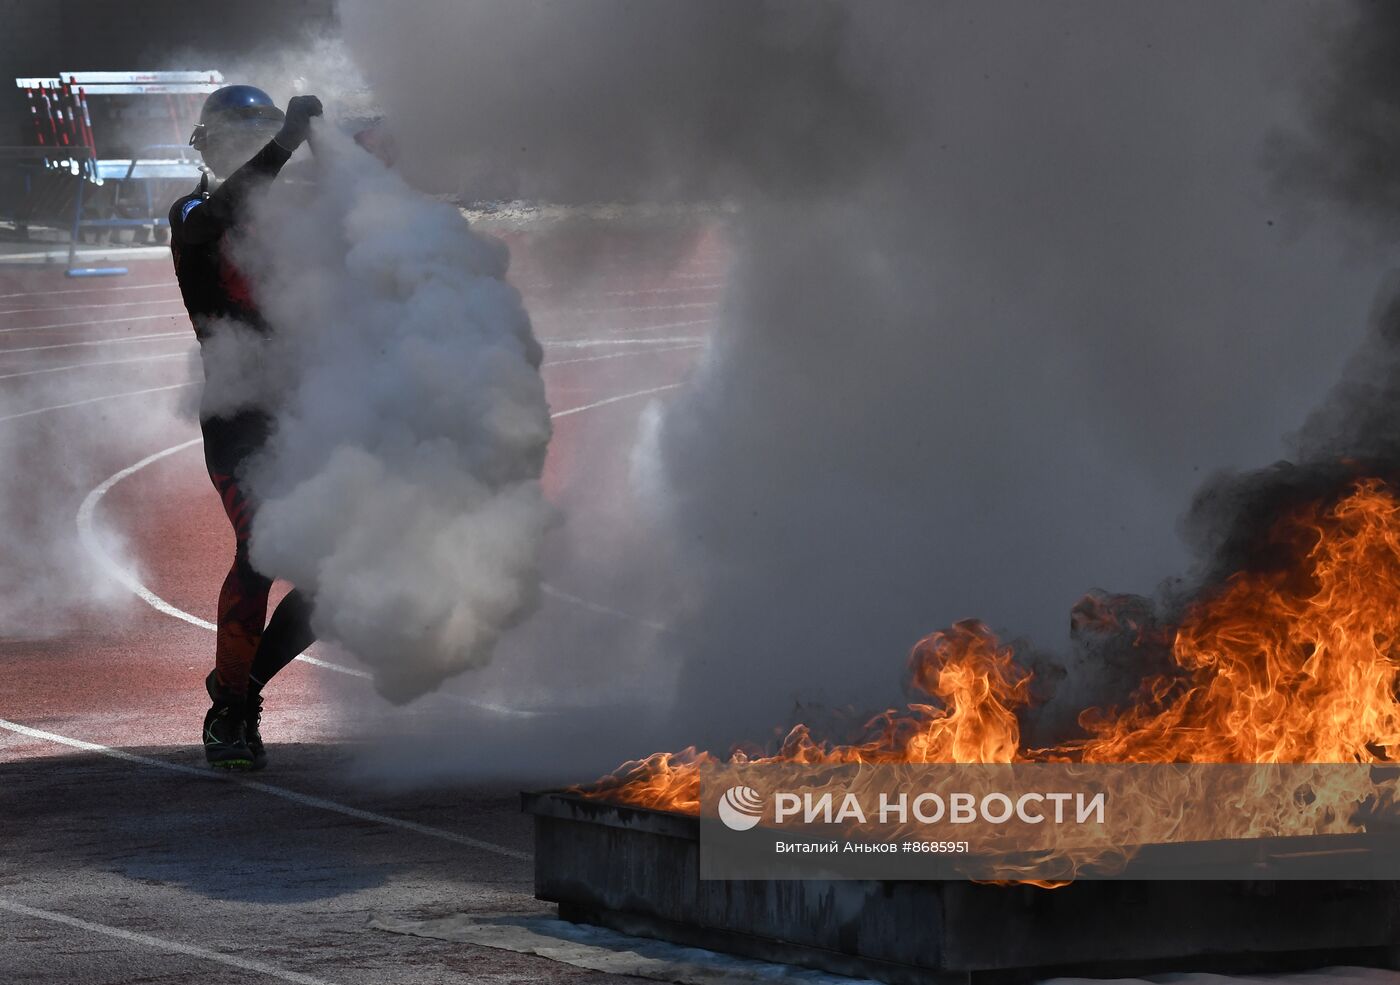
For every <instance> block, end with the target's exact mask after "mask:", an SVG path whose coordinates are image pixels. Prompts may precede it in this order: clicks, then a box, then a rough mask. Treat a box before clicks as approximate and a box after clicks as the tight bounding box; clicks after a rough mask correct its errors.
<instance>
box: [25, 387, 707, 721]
mask: <svg viewBox="0 0 1400 985" xmlns="http://www.w3.org/2000/svg"><path fill="white" fill-rule="evenodd" d="M176 385H177V386H189V385H190V384H188V383H181V384H176ZM681 385H682V384H680V383H670V384H667V385H666V386H662V387H652V388H651V389H648V390H638V391H636V392H635V393H623V394H619V395H617V396H615V397H609V398H607V399H606V400H599V401H596V402H594V403H591V404H585V405H584V406H582V407H572V408H569V409H568V410H561V411H557V412H555V413H553V414H551V415H550V417H551V418H560V417H568V416H571V415H573V414H580V413H582V412H584V411H586V410H592V409H594V408H595V407H603V406H606V405H608V404H614V403H617V402H618V401H621V400H630V399H632V398H634V397H644V396H648V395H650V394H653V393H661V392H662V391H665V390H674V389H675V388H677V387H679V386H681ZM162 389H174V387H164V388H162ZM46 409H53V408H46ZM31 413H42V410H41V411H32V412H31ZM0 420H4V418H0ZM203 441H204V439H203V438H202V437H201V438H191V439H190V440H188V441H182V442H181V443H180V444H178V445H171V446H170V447H169V448H163V449H161V450H160V451H158V452H154V453H153V454H150V455H147V456H146V457H145V458H143V459H141V461H139V462H136V463H135V464H133V465H128V466H127V467H126V468H124V469H122V470H121V471H119V472H115V473H113V474H112V475H109V476H108V477H107V478H106V479H105V480H103V481H102V483H101V484H100V485H98V486H97V487H96V488H94V489H93V490H92V491H91V492H89V493H88V494H87V495H86V496H85V497H83V501H82V503H81V504H80V505H79V506H78V513H77V516H76V517H75V520H76V522H77V526H78V540H79V542H80V543H81V544H82V545H83V549H84V550H86V551H87V553H88V556H89V557H91V558H92V559H93V560H94V561H96V562H97V565H98V567H99V568H101V569H102V570H103V571H104V572H106V574H107V575H108V576H109V577H111V578H112V579H113V580H115V581H116V582H117V583H118V584H119V585H121V586H122V587H124V588H125V589H126V590H127V591H129V592H131V593H132V594H133V595H135V596H136V597H137V598H139V599H141V601H143V602H145V603H146V604H147V605H149V606H150V607H151V608H153V609H155V610H156V611H157V612H160V613H163V614H164V615H167V616H170V617H172V618H174V619H179V620H181V621H182V622H187V623H189V624H190V625H191V626H198V627H199V628H200V629H204V630H208V631H209V632H215V631H217V629H218V627H217V626H215V624H214V623H212V622H210V621H209V620H207V619H201V618H200V617H199V616H197V615H195V614H194V613H192V612H186V611H185V610H184V609H181V608H178V607H177V606H174V605H171V604H170V603H169V602H167V601H166V600H165V599H163V598H161V597H160V596H159V595H157V594H156V593H155V592H153V591H151V590H150V588H148V587H147V586H146V585H145V584H144V583H142V581H141V579H140V578H138V577H137V576H136V574H135V572H133V571H132V570H131V569H130V568H124V567H122V566H121V565H120V564H118V563H117V562H116V561H115V560H114V559H113V558H112V556H111V555H110V554H108V553H107V551H106V549H105V548H104V547H103V546H102V541H101V538H99V537H98V536H97V523H96V519H95V518H96V515H97V506H98V504H99V503H101V502H102V499H103V497H104V496H106V495H107V493H108V492H110V491H111V489H112V487H113V486H115V485H116V484H117V483H119V482H121V481H122V480H123V479H125V478H127V477H128V476H131V475H135V474H136V473H137V472H140V471H141V470H142V469H144V468H146V467H147V466H149V465H153V464H155V463H156V462H159V461H160V460H161V459H163V458H167V457H169V456H171V455H175V454H178V453H179V452H182V451H184V450H185V449H186V448H192V447H193V446H195V445H198V444H201V443H203ZM544 589H545V591H547V592H548V593H549V594H552V595H554V596H555V597H556V598H560V599H563V600H565V601H569V602H575V603H578V604H582V605H583V606H584V608H586V609H589V610H590V611H593V612H600V613H606V614H608V615H612V616H616V617H618V618H623V619H629V620H631V621H633V622H639V623H642V624H643V625H648V626H650V625H653V624H651V623H648V622H646V621H645V620H642V619H638V618H637V617H636V616H631V615H628V614H627V613H624V612H620V611H617V610H614V609H609V608H608V607H606V606H603V605H598V604H596V603H589V602H586V601H585V600H583V599H578V598H577V597H576V596H573V595H569V594H568V593H566V592H563V591H560V590H558V589H554V588H552V586H548V585H546V586H544ZM296 659H297V660H300V661H302V662H303V663H308V664H311V665H312V666H313V667H321V668H324V669H326V670H332V671H336V672H337V673H341V674H346V675H348V676H350V677H359V678H362V679H366V680H372V679H373V677H374V675H373V674H370V673H368V672H367V671H363V670H360V669H358V668H355V667H346V666H343V665H341V664H336V663H331V662H330V661H328V660H320V659H317V658H316V657H310V656H307V655H306V654H304V653H303V654H301V655H300V656H298V657H297V658H296ZM441 696H442V697H444V698H446V699H448V700H451V701H456V702H459V703H465V704H468V705H472V706H473V707H478V708H484V709H486V710H488V711H494V712H498V713H501V714H507V715H519V716H528V717H533V716H535V715H537V714H539V713H538V712H535V711H531V710H530V709H526V708H512V707H510V706H509V705H499V704H495V703H493V702H487V701H476V700H474V699H472V698H468V697H466V696H464V695H457V694H449V693H444V694H442V695H441Z"/></svg>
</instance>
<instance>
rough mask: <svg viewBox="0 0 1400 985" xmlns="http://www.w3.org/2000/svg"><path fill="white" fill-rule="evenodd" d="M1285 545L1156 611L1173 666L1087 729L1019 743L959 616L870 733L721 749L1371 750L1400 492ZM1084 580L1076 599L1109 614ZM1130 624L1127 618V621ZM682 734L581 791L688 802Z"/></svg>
mask: <svg viewBox="0 0 1400 985" xmlns="http://www.w3.org/2000/svg"><path fill="white" fill-rule="evenodd" d="M1272 539H1273V542H1274V544H1275V545H1282V546H1283V547H1284V548H1285V554H1286V555H1287V557H1288V558H1289V562H1288V563H1287V564H1285V565H1282V566H1279V567H1276V568H1272V569H1270V570H1267V571H1262V572H1256V571H1244V572H1237V573H1236V574H1234V575H1232V576H1231V577H1229V578H1228V579H1226V581H1225V582H1224V583H1223V584H1222V585H1220V586H1218V587H1217V588H1216V589H1214V590H1213V591H1211V592H1209V593H1208V594H1206V595H1204V596H1203V597H1201V598H1198V599H1197V600H1196V601H1195V602H1193V603H1192V604H1191V605H1190V606H1189V607H1188V608H1187V609H1186V611H1185V614H1184V616H1183V617H1182V619H1181V621H1180V623H1179V625H1177V626H1176V627H1175V629H1174V630H1172V629H1170V628H1169V629H1168V635H1167V637H1165V638H1168V639H1170V640H1171V651H1172V657H1173V661H1174V663H1175V665H1176V672H1175V673H1173V674H1169V675H1165V676H1155V677H1151V678H1148V679H1147V680H1144V681H1143V682H1142V685H1141V687H1140V688H1139V690H1138V691H1137V693H1136V695H1135V697H1134V703H1133V704H1132V705H1131V706H1130V707H1128V708H1126V709H1123V710H1121V711H1107V710H1103V709H1090V710H1088V711H1085V712H1084V713H1083V714H1082V715H1081V716H1080V725H1081V727H1082V728H1083V729H1084V731H1085V732H1086V736H1085V737H1084V738H1081V739H1077V740H1074V741H1071V742H1067V743H1064V744H1062V745H1059V746H1055V747H1052V748H1048V749H1035V750H1028V749H1024V748H1022V746H1021V738H1020V727H1019V723H1018V721H1017V717H1016V713H1017V710H1018V709H1022V708H1024V707H1026V706H1027V705H1028V704H1029V701H1030V683H1031V674H1030V672H1029V671H1026V670H1024V669H1022V668H1021V667H1019V666H1018V665H1017V664H1016V662H1015V660H1014V659H1013V651H1012V649H1011V647H1009V646H1006V645H1004V644H1002V643H1000V642H999V641H998V640H997V639H996V637H995V636H994V635H993V634H992V633H991V631H990V630H989V629H987V627H986V626H984V625H982V624H981V623H979V622H974V621H965V622H960V623H957V624H955V625H954V626H952V627H951V628H949V629H947V630H943V631H940V632H937V633H934V634H932V635H930V636H928V637H927V638H925V639H923V640H921V641H920V642H919V644H918V645H917V646H915V648H914V651H913V653H912V655H911V657H910V660H909V674H910V681H911V684H912V685H913V687H915V688H917V689H918V690H920V691H922V692H923V693H926V694H928V695H929V696H930V699H931V700H930V701H929V702H927V703H914V704H910V705H908V706H907V707H906V708H904V709H900V710H895V709H890V710H888V711H886V712H884V713H882V714H881V715H878V716H876V717H875V718H874V719H872V720H871V721H870V722H869V723H867V729H868V730H869V734H870V738H869V739H868V740H867V741H865V742H862V743H857V744H851V745H831V744H827V743H824V742H820V741H818V740H817V739H815V738H813V736H812V735H811V734H810V731H809V730H808V729H807V728H806V726H803V725H798V726H797V727H796V728H794V729H793V730H792V731H791V732H790V733H789V734H788V736H787V738H786V739H785V740H784V742H783V745H782V748H781V749H780V751H779V752H778V753H777V755H775V756H772V757H766V758H755V759H750V758H749V757H747V756H745V755H744V754H742V753H735V754H734V755H733V756H732V757H731V759H730V760H729V761H730V762H734V763H746V762H756V763H763V762H786V763H810V764H833V763H863V762H880V763H890V762H908V763H1011V762H1028V761H1040V762H1046V761H1061V760H1070V761H1081V762H1095V763H1108V762H1169V763H1171V762H1175V763H1187V762H1189V763H1213V762H1235V763H1355V762H1362V763H1378V762H1388V761H1391V760H1392V759H1393V758H1394V756H1393V751H1394V750H1395V749H1396V747H1400V701H1397V698H1396V687H1397V672H1400V654H1397V646H1400V500H1397V498H1396V495H1395V493H1394V492H1393V491H1392V490H1391V489H1389V488H1388V487H1387V486H1386V485H1385V484H1384V483H1382V482H1381V481H1380V480H1377V479H1364V480H1360V481H1357V482H1355V483H1354V484H1352V485H1351V486H1350V487H1349V488H1347V489H1346V490H1344V491H1343V494H1342V495H1341V496H1340V498H1338V499H1335V500H1327V501H1319V502H1313V503H1310V504H1308V505H1306V506H1305V507H1303V508H1301V509H1299V510H1297V511H1296V512H1294V513H1292V514H1290V515H1286V516H1283V517H1280V518H1279V520H1278V521H1277V522H1276V524H1275V526H1274V528H1273V538H1272ZM1109 608H1111V607H1110V606H1108V603H1105V602H1103V600H1101V599H1098V598H1097V597H1096V598H1093V599H1090V600H1086V602H1085V603H1081V606H1080V607H1078V608H1077V610H1076V612H1077V616H1078V618H1080V619H1083V620H1090V621H1091V622H1092V624H1093V625H1103V624H1106V623H1107V622H1111V621H1112V619H1113V613H1112V612H1111V611H1109ZM1130 628H1136V627H1130ZM717 762H719V760H718V759H717V758H716V757H714V756H712V755H711V754H709V753H705V752H698V751H696V750H695V749H693V748H692V749H687V750H685V751H683V752H681V753H676V754H671V753H657V754H655V755H652V756H649V757H647V758H646V759H643V760H638V761H633V762H630V763H626V764H624V765H623V766H622V767H620V768H619V769H618V770H617V771H615V772H614V773H613V774H611V775H610V776H608V777H605V778H603V779H602V780H601V781H599V782H598V783H597V784H596V785H594V786H592V787H590V788H588V789H587V790H586V791H583V792H585V793H587V794H588V795H590V796H597V797H600V798H604V799H607V800H610V801H615V802H622V803H630V804H637V805H641V806H647V807H653V808H659V809H666V810H673V811H682V812H688V813H696V812H698V810H699V767H700V766H701V765H704V764H706V763H717Z"/></svg>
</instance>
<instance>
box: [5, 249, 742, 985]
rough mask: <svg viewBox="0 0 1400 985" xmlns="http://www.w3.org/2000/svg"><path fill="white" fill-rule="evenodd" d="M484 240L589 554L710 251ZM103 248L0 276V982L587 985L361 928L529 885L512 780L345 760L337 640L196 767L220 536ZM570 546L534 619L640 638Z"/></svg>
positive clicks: (185, 345)
mask: <svg viewBox="0 0 1400 985" xmlns="http://www.w3.org/2000/svg"><path fill="white" fill-rule="evenodd" d="M508 238H509V239H510V241H511V245H512V251H513V256H514V258H515V259H514V262H513V266H512V280H513V281H514V282H515V283H516V284H517V286H519V287H520V288H521V289H522V291H523V293H524V294H525V296H526V300H527V303H528V305H529V307H530V309H531V312H532V316H533V318H534V322H535V328H536V333H537V335H538V336H540V338H541V340H542V341H544V342H545V346H546V363H545V367H544V370H543V372H544V376H545V380H546V386H547V390H548V394H549V399H550V403H551V407H552V409H553V412H554V414H555V429H556V433H555V439H554V443H553V445H552V447H551V452H550V456H549V459H548V462H547V466H546V472H545V484H546V488H547V491H548V492H549V494H550V496H551V498H553V499H554V501H555V502H557V503H558V504H559V505H560V506H561V507H562V508H563V510H564V511H565V513H566V514H567V516H568V517H569V526H570V528H571V531H572V533H571V537H572V538H573V543H574V545H575V547H577V545H578V544H580V543H582V544H588V543H590V542H591V543H595V544H599V543H603V542H605V541H606V540H607V539H608V538H609V537H611V536H612V535H613V534H614V533H615V532H617V531H620V530H622V529H624V528H625V524H626V514H627V509H628V495H629V493H628V487H627V482H626V470H627V464H628V451H629V449H630V447H631V444H632V441H633V438H634V436H635V433H636V425H637V421H638V415H639V414H640V413H641V411H642V410H643V408H645V407H646V406H647V404H648V403H649V402H651V401H653V400H664V399H666V398H667V397H668V396H670V395H672V394H674V393H675V391H676V390H677V389H678V388H680V387H682V386H684V385H685V382H686V380H687V378H688V376H689V374H690V372H691V371H692V370H693V367H694V364H695V360H696V358H697V356H698V354H699V353H700V351H701V349H702V346H703V344H704V340H705V338H706V336H707V334H708V331H709V328H710V323H711V322H712V320H713V318H714V317H715V309H716V304H717V302H718V300H719V297H720V293H721V291H722V287H723V277H724V269H723V268H724V253H723V245H722V241H721V238H720V236H719V234H718V233H717V232H715V231H713V230H702V229H698V228H694V229H689V230H674V229H672V230H666V231H661V232H655V231H653V232H650V233H637V232H632V233H627V232H617V231H603V232H597V231H595V232H594V233H591V234H580V233H578V232H569V233H559V234H556V233H551V232H549V231H539V232H532V233H514V234H511V235H510V236H509V237H508ZM128 265H129V266H130V267H131V273H130V274H129V275H128V276H126V277H123V278H112V279H105V280H87V281H83V280H69V279H65V278H64V277H63V276H62V273H61V271H60V270H56V269H52V268H45V267H42V266H33V265H27V266H22V265H11V266H7V267H6V266H0V448H3V449H4V456H5V457H4V458H3V459H0V466H3V467H4V468H5V470H6V472H5V477H4V479H3V481H2V482H0V507H2V508H3V510H4V514H3V516H0V522H3V523H5V524H6V525H7V527H8V528H9V529H10V531H11V538H10V540H9V541H8V542H3V541H0V543H3V544H4V545H5V548H6V549H5V553H4V554H3V555H0V576H3V582H2V583H0V584H3V585H4V587H5V589H6V596H7V601H6V603H5V605H4V606H3V608H0V654H2V655H3V656H2V657H0V844H3V845H4V846H5V850H4V852H3V853H2V854H0V980H4V981H65V982H75V983H76V982H84V983H86V982H128V981H136V980H139V981H142V982H163V981H172V982H173V981H187V980H194V979H198V980H199V981H201V982H206V983H208V982H221V981H229V982H234V981H238V982H247V981H259V980H267V981H278V980H281V981H300V982H313V981H314V982H332V981H333V982H379V981H384V980H389V978H387V977H386V976H390V977H391V978H392V980H394V981H401V982H416V981H425V982H426V981H458V980H461V981H467V980H480V979H481V978H487V977H489V978H495V977H500V976H504V977H506V978H509V979H513V980H545V979H548V980H565V979H568V980H599V981H601V980H604V979H606V978H607V977H608V976H604V975H599V974H596V973H591V972H583V971H579V970H578V969H574V968H571V967H567V966H563V965H556V964H553V963H551V962H548V961H545V960H544V959H540V958H534V957H527V956H521V955H514V954H509V953H506V952H500V951H491V950H487V949H480V948H472V947H466V946H463V945H446V944H440V943H437V942H431V941H425V940H421V939H416V938H403V937H398V936H395V935H390V934H385V933H382V932H376V931H370V930H366V929H364V924H365V922H366V919H367V917H368V915H370V914H373V913H384V914H388V915H391V916H397V917H417V916H426V915H434V914H439V913H444V912H456V911H461V910H533V909H536V908H537V907H538V904H536V903H535V902H534V901H533V900H532V899H531V897H530V895H529V882H528V881H529V844H530V836H529V826H528V824H527V823H526V822H525V820H524V819H522V818H521V817H520V816H519V815H518V813H517V812H516V809H515V801H514V793H515V790H514V786H515V785H513V784H511V783H509V782H508V781H507V782H503V783H500V784H493V785H488V786H480V787H473V788H463V787H461V786H460V785H458V786H455V787H437V788H434V789H431V790H426V791H425V790H423V789H415V788H408V789H394V788H386V787H385V786H384V785H383V784H382V783H378V782H369V781H367V780H366V779H365V778H364V777H362V776H361V775H360V774H359V773H357V772H355V771H354V770H353V769H352V768H351V764H352V763H353V762H354V758H355V757H354V756H353V755H352V750H353V749H354V748H355V744H356V742H357V741H358V739H359V738H360V735H359V732H358V731H357V730H356V729H355V728H354V727H353V725H354V722H355V716H354V715H353V714H352V715H347V714H346V713H345V711H344V709H345V708H346V707H347V705H348V706H349V707H352V708H353V707H364V706H366V705H367V704H369V703H371V699H370V698H369V697H368V694H369V689H368V684H367V682H366V681H364V680H363V679H362V675H360V674H359V673H358V672H357V670H356V668H355V667H354V665H353V662H351V661H349V660H347V659H345V658H344V657H343V656H342V655H339V654H334V653H329V654H328V653H325V652H323V648H313V650H312V651H311V653H310V654H309V656H310V657H311V660H309V661H303V662H298V663H296V664H294V665H292V667H290V668H288V670H287V671H286V672H285V673H284V676H283V677H282V678H279V680H278V682H277V685H276V686H277V693H276V696H275V699H272V698H270V700H269V712H268V717H269V722H268V725H267V728H266V730H267V732H268V734H269V739H270V741H273V742H274V743H275V746H274V748H273V749H272V750H271V751H272V753H273V755H274V757H275V758H274V762H273V765H272V767H271V768H270V769H269V770H267V771H266V772H264V773H260V774H256V775H254V776H253V777H251V778H246V779H233V780H229V779H220V778H218V777H215V776H212V775H211V774H210V773H209V772H208V771H206V770H204V769H203V768H202V766H201V760H200V755H199V751H198V749H197V748H196V747H195V746H194V745H193V741H194V739H195V737H196V736H197V734H198V721H199V718H200V715H201V714H202V712H203V705H202V703H201V702H202V696H201V690H200V681H201V678H202V675H203V674H204V672H205V671H206V669H207V667H208V665H209V662H210V660H211V655H212V633H211V632H210V631H209V628H208V627H209V624H210V622H211V620H212V619H213V610H214V599H215V597H216V594H217V591H218V586H219V583H220V581H221V580H222V578H223V575H224V573H225V571H226V570H227V563H228V559H229V556H230V553H231V550H232V538H231V535H230V533H229V531H228V528H227V524H226V521H225V519H224V517H223V514H222V511H221V510H220V508H219V503H218V499H217V497H216V496H215V495H214V493H213V491H212V489H211V488H210V487H209V485H208V481H207V478H206V477H205V475H204V471H203V467H202V459H201V456H200V445H199V443H198V441H197V438H198V430H197V427H196V426H195V424H194V423H193V421H192V420H191V418H190V416H189V413H188V407H189V406H191V400H192V397H193V394H194V392H195V391H196V390H197V385H196V384H195V383H194V381H195V380H197V374H198V369H197V364H196V363H195V362H194V360H193V359H192V353H193V342H192V336H191V332H190V329H189V325H188V322H187V320H186V319H185V317H184V313H183V309H182V307H181V305H180V304H179V301H178V294H177V292H176V290H175V286H174V283H173V278H172V276H171V274H170V270H169V264H168V262H167V261H163V260H147V261H132V262H129V264H128ZM590 539H591V540H590ZM586 554H587V552H586V551H585V552H583V555H584V556H586ZM579 556H580V552H579V551H578V550H576V549H575V550H568V551H556V552H555V553H554V554H553V555H552V556H551V559H550V563H549V565H548V568H549V571H548V577H549V585H548V588H547V593H546V598H545V602H544V611H543V612H542V616H544V617H547V618H548V619H549V620H550V623H549V624H550V626H551V627H555V628H558V627H565V628H567V629H568V630H569V632H570V633H573V634H577V635H580V636H582V635H586V634H589V633H592V632H594V631H596V630H597V629H598V624H599V623H600V622H602V623H606V622H608V621H615V620H631V621H632V622H634V623H636V624H637V625H638V626H641V627H643V629H644V630H645V631H657V629H658V627H656V626H655V624H654V622H652V621H651V620H649V619H648V617H647V616H646V615H645V614H643V613H638V612H637V611H636V610H635V603H636V600H635V599H630V600H629V599H619V598H606V597H598V596H597V594H596V592H594V591H591V587H592V586H591V585H590V577H589V574H590V573H589V571H588V568H587V565H586V564H582V563H580V562H579V561H578V560H577V559H578V557H579ZM629 603H630V605H629ZM565 683H566V684H567V682H565ZM547 707H548V702H547V700H545V701H543V702H541V699H540V698H539V696H538V695H537V696H536V697H535V698H534V699H533V701H532V703H528V707H527V706H525V705H522V704H521V703H519V702H513V701H512V700H511V696H510V695H508V694H500V693H490V692H489V689H488V691H487V693H478V692H476V691H474V690H473V688H472V687H470V686H461V687H454V688H453V689H452V693H451V694H450V695H448V696H445V697H439V698H434V699H429V700H428V701H426V702H424V703H423V708H424V709H425V710H424V711H423V713H424V714H430V715H438V716H451V715H453V714H456V713H459V712H461V711H462V710H463V709H466V710H470V711H471V712H472V713H473V714H474V715H476V716H477V717H478V718H479V719H480V718H483V717H484V718H485V719H487V720H490V718H491V716H493V715H495V716H498V717H499V718H500V719H501V721H502V723H503V724H502V727H503V728H505V727H508V726H509V723H510V722H512V721H515V722H516V723H517V726H516V727H519V726H518V723H519V722H520V721H522V720H523V721H528V720H529V718H530V716H532V715H536V714H540V713H546V712H547ZM542 709H543V712H542Z"/></svg>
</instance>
